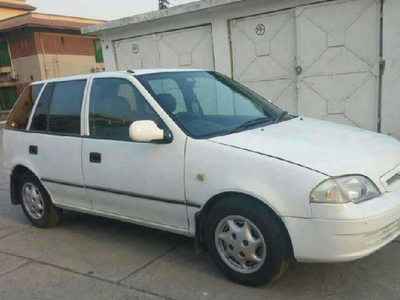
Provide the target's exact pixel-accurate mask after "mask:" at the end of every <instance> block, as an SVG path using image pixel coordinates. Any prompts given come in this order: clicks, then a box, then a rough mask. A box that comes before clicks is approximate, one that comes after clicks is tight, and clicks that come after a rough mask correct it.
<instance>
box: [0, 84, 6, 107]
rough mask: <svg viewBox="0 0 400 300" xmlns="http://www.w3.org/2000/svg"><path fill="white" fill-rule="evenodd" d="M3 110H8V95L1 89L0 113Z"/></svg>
mask: <svg viewBox="0 0 400 300" xmlns="http://www.w3.org/2000/svg"><path fill="white" fill-rule="evenodd" d="M1 110H6V95H5V89H4V88H1V89H0V111H1Z"/></svg>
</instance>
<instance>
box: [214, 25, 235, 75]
mask: <svg viewBox="0 0 400 300" xmlns="http://www.w3.org/2000/svg"><path fill="white" fill-rule="evenodd" d="M229 31H230V29H229V21H227V20H216V21H213V22H212V38H213V45H214V60H215V71H217V72H220V73H222V74H224V75H226V76H229V77H232V59H231V50H230V41H229Z"/></svg>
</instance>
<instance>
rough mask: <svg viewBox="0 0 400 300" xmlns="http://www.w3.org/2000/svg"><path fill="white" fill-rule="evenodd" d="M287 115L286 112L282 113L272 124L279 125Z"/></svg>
mask: <svg viewBox="0 0 400 300" xmlns="http://www.w3.org/2000/svg"><path fill="white" fill-rule="evenodd" d="M288 114H289V113H288V112H287V111H283V112H282V113H281V114H280V115H279V116H278V117H277V118H276V119H275V121H274V123H279V122H280V121H282V119H283V118H284V117H285V116H287V115H288Z"/></svg>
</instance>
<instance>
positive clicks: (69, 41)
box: [9, 32, 96, 59]
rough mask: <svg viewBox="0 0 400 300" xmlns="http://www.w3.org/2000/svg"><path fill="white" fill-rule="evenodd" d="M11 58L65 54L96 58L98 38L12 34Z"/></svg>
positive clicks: (68, 35) (31, 33) (32, 33)
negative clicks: (94, 42) (95, 45)
mask: <svg viewBox="0 0 400 300" xmlns="http://www.w3.org/2000/svg"><path fill="white" fill-rule="evenodd" d="M9 36H10V39H9V42H10V52H11V58H13V59H14V58H18V57H24V56H29V55H34V54H43V52H44V53H46V54H64V55H90V56H94V55H95V52H94V46H93V40H95V39H96V38H91V37H86V36H80V35H71V34H65V35H63V34H58V33H43V32H16V33H13V34H10V35H9Z"/></svg>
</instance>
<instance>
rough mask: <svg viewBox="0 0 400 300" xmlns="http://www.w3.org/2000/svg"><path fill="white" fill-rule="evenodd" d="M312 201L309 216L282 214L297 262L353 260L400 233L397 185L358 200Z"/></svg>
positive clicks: (399, 201) (384, 243) (399, 200)
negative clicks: (313, 202)
mask: <svg viewBox="0 0 400 300" xmlns="http://www.w3.org/2000/svg"><path fill="white" fill-rule="evenodd" d="M315 205H316V206H315V207H313V208H312V211H313V218H312V219H301V218H292V217H287V218H283V220H284V222H285V224H286V226H287V229H288V231H289V233H290V237H291V239H292V244H293V249H294V255H295V258H296V259H297V261H299V262H345V261H352V260H356V259H359V258H362V257H365V256H368V255H370V254H372V253H374V252H375V251H377V250H379V249H380V248H382V247H384V246H385V245H387V244H388V243H390V242H391V241H393V240H394V239H395V238H396V237H398V236H399V235H400V189H398V190H396V191H394V192H391V193H386V194H384V195H382V196H381V197H380V198H377V199H374V200H371V201H367V202H365V203H360V204H353V203H351V204H347V205H342V206H334V205H322V206H321V205H319V204H315ZM329 210H331V211H336V213H338V214H336V217H337V216H338V217H339V218H341V219H334V217H333V216H332V214H329V213H328V211H329ZM321 217H324V218H321Z"/></svg>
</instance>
